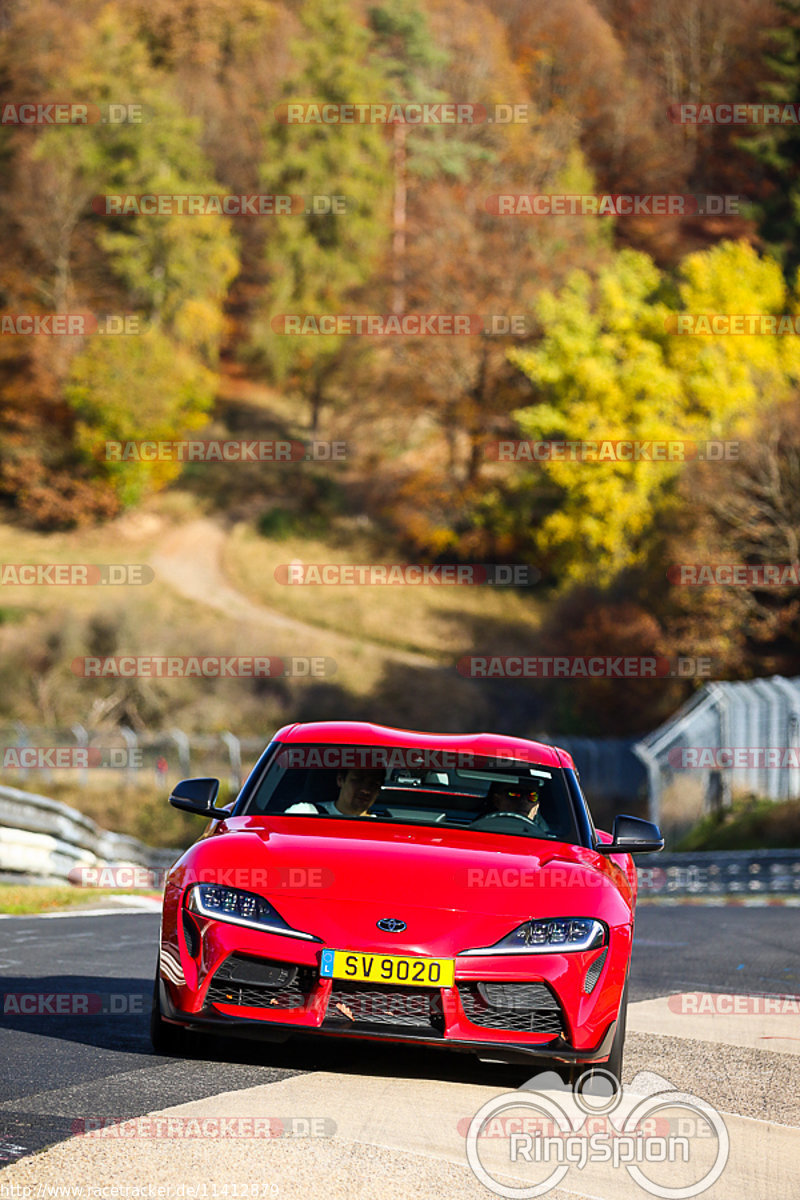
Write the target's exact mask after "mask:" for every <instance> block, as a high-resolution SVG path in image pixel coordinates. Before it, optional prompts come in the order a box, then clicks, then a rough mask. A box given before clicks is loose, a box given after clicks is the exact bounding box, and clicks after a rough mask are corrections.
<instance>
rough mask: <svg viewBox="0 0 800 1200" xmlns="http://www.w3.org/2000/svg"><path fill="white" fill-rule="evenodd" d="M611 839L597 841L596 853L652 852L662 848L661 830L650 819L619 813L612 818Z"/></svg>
mask: <svg viewBox="0 0 800 1200" xmlns="http://www.w3.org/2000/svg"><path fill="white" fill-rule="evenodd" d="M612 838H613V840H612V841H610V842H598V843H597V845H596V846H595V850H596V851H597V853H598V854H652V853H654V852H655V851H657V850H663V849H664V838H663V836H662V833H661V830H660V829H659V828H658V826H657V825H654V824H653V822H652V821H643V820H642V818H641V817H629V816H627V814H624V813H620V815H619V816H618V817H615V818H614V829H613V831H612Z"/></svg>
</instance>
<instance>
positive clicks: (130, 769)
mask: <svg viewBox="0 0 800 1200" xmlns="http://www.w3.org/2000/svg"><path fill="white" fill-rule="evenodd" d="M119 731H120V733H121V734H122V736H123V738H124V739H125V746H126V749H127V751H128V765H127V767H126V768H125V774H126V775H127V776H128V782H129V783H135V782H136V772H137V770H138V764H137V762H136V751H137V749H138V747H139V739H138V738H137V736H136V734H135V733H134V732H133V730H132V729H131V727H130V726H129V725H120V727H119Z"/></svg>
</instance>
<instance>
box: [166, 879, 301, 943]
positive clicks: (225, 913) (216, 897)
mask: <svg viewBox="0 0 800 1200" xmlns="http://www.w3.org/2000/svg"><path fill="white" fill-rule="evenodd" d="M186 907H187V908H188V909H189V911H190V912H194V913H199V914H200V916H202V917H213V918H214V919H215V920H217V921H229V922H230V923H231V924H232V925H246V926H247V927H248V928H249V929H262V930H264V931H265V932H267V933H282V934H285V935H286V937H296V938H304V939H305V940H306V941H309V942H318V941H319V940H320V939H319V938H317V937H314V935H313V934H311V933H301V932H300V931H299V930H298V929H292V927H291V925H287V924H286V922H285V921H284V919H283V917H282V916H281V915H280V913H279V912H278V911H277V910H276V909H274V908H273V907H272V905H271V904H270V903H269V901H267V900H265V899H264V897H263V896H257V895H256V894H255V893H254V892H242V891H240V890H239V888H231V887H220V886H219V884H216V883H196V884H195V885H194V887H192V888H190V890H189V893H188V896H187V898H186Z"/></svg>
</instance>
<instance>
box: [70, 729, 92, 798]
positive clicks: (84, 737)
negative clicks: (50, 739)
mask: <svg viewBox="0 0 800 1200" xmlns="http://www.w3.org/2000/svg"><path fill="white" fill-rule="evenodd" d="M72 736H73V737H74V738H75V741H76V742H77V743H78V745H79V746H80V747H81V749H82V750H87V749H88V748H89V734H88V733H87V732H86V730H85V729H84V727H83V725H79V724H78V723H77V722H76V723H75V724H74V725H73V726H72ZM86 761H87V763H88V761H89V759H88V755H87V759H86ZM78 782H79V783H81V784H82V785H83V786H84V787H85V786H86V785H87V783H88V782H89V772H88V770H87V769H86V767H81V770H80V774H79V775H78Z"/></svg>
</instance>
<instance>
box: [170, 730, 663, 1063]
mask: <svg viewBox="0 0 800 1200" xmlns="http://www.w3.org/2000/svg"><path fill="white" fill-rule="evenodd" d="M218 787H219V784H218V782H217V780H215V779H189V780H185V781H183V782H182V783H179V784H178V785H177V787H176V788H175V790H174V792H173V794H172V796H171V797H170V803H172V804H174V805H175V806H176V807H178V808H182V809H187V810H189V811H190V812H197V813H199V814H200V815H202V816H206V817H210V818H211V824H210V825H209V826H208V828H207V829H206V832H205V833H204V834H203V836H202V837H201V838H200V840H199V841H198V842H196V843H195V844H194V845H193V846H192V847H191V848H190V849H189V850H187V851H186V853H185V854H183V856H182V857H181V858H179V859H178V861H177V862H176V863H175V865H174V866H173V867H172V869H171V870H170V872H169V875H168V878H167V882H166V889H165V894H164V908H163V916H162V925H161V941H160V952H159V959H158V969H157V972H156V981H155V989H154V999H153V1014H152V1040H153V1045H154V1047H155V1049H156V1050H157V1051H159V1052H164V1053H178V1052H180V1050H181V1048H182V1046H183V1044H184V1040H185V1038H186V1034H187V1031H193V1032H206V1033H212V1034H215V1033H221V1034H239V1035H243V1036H247V1037H261V1038H272V1039H276V1040H285V1039H286V1038H288V1037H290V1036H291V1035H293V1034H305V1035H316V1036H322V1037H358V1038H362V1039H365V1038H366V1039H378V1040H380V1041H392V1042H413V1043H415V1044H417V1045H429V1044H435V1045H439V1046H444V1047H449V1048H451V1049H454V1050H461V1051H468V1052H471V1053H474V1054H477V1055H479V1056H481V1057H484V1058H490V1059H501V1060H504V1061H509V1062H520V1061H526V1062H530V1061H532V1060H534V1059H536V1058H539V1059H546V1060H549V1061H550V1062H551V1063H552V1062H553V1061H555V1062H556V1063H559V1064H562V1065H563V1064H584V1063H596V1064H600V1063H602V1064H604V1065H605V1067H606V1068H607V1069H608V1070H609V1071H611V1072H613V1073H614V1074H615V1075H616V1076H617V1077H619V1075H620V1071H621V1065H622V1048H623V1042H624V1037H625V1008H626V997H627V980H628V969H629V964H630V958H631V946H632V941H633V922H634V908H635V902H636V869H635V867H634V863H633V860H632V858H631V857H630V855H631V854H632V853H635V852H644V851H652V850H660V849H661V848H662V847H663V840H662V838H661V834H660V832H659V830H658V828H657V827H656V826H654V825H652V824H650V823H649V822H646V821H642V820H639V819H637V818H635V817H628V816H618V817H617V818H616V820H615V823H614V833H613V837H611V836H610V835H608V834H606V833H602V832H598V831H596V830H595V828H594V825H593V823H592V818H591V815H590V813H589V808H588V806H587V803H586V800H585V798H584V796H583V793H582V792H581V788H580V784H579V781H578V775H577V772H576V770H575V767H574V764H573V762H572V759H571V758H570V756H569V755H568V754H566V753H565V752H564V751H563V750H559V749H558V748H557V747H555V746H547V745H543V744H541V743H539V742H532V741H527V740H524V739H522V738H515V737H505V736H500V735H494V734H486V733H482V734H470V735H464V736H453V735H449V734H448V735H442V734H432V733H414V732H410V731H408V730H401V729H389V728H385V727H382V726H379V725H372V724H368V723H363V722H348V721H332V722H321V723H312V724H295V725H287V726H286V727H284V728H283V729H281V730H279V732H278V733H276V735H275V738H274V740H273V741H272V742H271V743H270V744H269V746H268V747H267V749H266V750H265V751H264V753H263V754H262V756H261V758H260V759H259V761H258V763H257V764H256V766H255V768H254V769H253V771H252V772H251V774H250V776H249V777H248V779H247V781H246V782H245V784H244V786H243V788H242V790H241V793H240V794H239V797H238V798H237V800H236V801H235V803H233V804H231V805H229V806H228V807H227V808H215V807H214V801H215V798H216V795H217V790H218ZM576 1069H577V1068H576Z"/></svg>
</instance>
